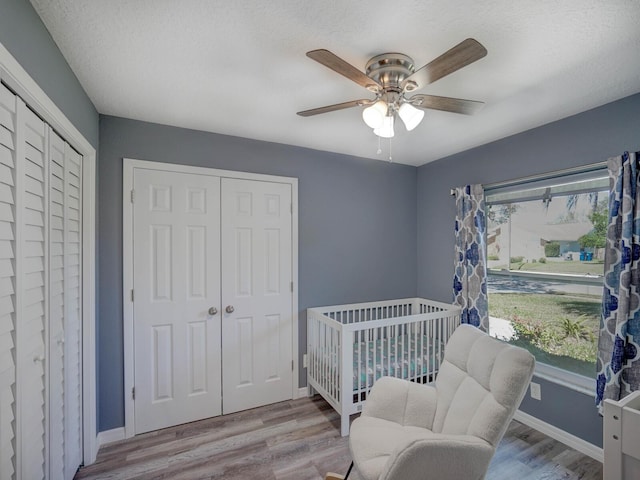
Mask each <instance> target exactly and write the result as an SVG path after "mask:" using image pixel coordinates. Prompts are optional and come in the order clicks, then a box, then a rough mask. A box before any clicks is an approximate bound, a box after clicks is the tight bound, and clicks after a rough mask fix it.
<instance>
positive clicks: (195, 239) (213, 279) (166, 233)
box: [127, 169, 221, 433]
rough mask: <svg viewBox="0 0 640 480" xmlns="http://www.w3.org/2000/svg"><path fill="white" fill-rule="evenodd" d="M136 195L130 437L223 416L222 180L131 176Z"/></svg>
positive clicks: (172, 175)
mask: <svg viewBox="0 0 640 480" xmlns="http://www.w3.org/2000/svg"><path fill="white" fill-rule="evenodd" d="M134 192H135V203H134V206H133V234H134V242H133V248H134V261H133V267H134V293H135V295H134V303H133V308H134V319H135V320H134V346H135V359H134V364H135V430H136V433H143V432H147V431H150V430H157V429H160V428H164V427H168V426H172V425H178V424H181V423H185V422H191V421H194V420H200V419H202V418H208V417H213V416H216V415H220V413H221V400H220V397H221V387H220V383H221V380H220V375H221V371H220V343H221V339H220V311H219V305H220V178H219V177H215V176H207V175H188V174H181V173H176V172H163V171H158V170H145V169H136V170H135V172H134ZM212 307H213V308H215V309H216V311H215V312H214V311H213V310H211V313H209V311H210V308H212ZM128 393H129V392H127V394H128Z"/></svg>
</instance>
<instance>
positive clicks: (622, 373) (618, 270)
mask: <svg viewBox="0 0 640 480" xmlns="http://www.w3.org/2000/svg"><path fill="white" fill-rule="evenodd" d="M639 154H640V152H638V153H628V152H625V153H624V155H622V156H621V157H614V158H610V159H609V161H608V167H609V180H610V185H611V192H610V194H609V226H608V227H607V243H606V249H605V257H604V292H603V295H602V318H601V321H600V337H599V339H598V361H597V372H598V375H597V380H596V385H597V386H596V404H597V405H598V407H599V409H600V410H601V411H602V401H603V400H604V399H606V398H610V399H613V400H620V399H622V398H624V397H625V396H626V395H628V394H629V393H631V392H633V391H635V390H637V389H638V388H639V385H640V348H638V347H639V343H640V188H638V187H639V186H640V183H639V182H640V178H639V176H638V175H639V174H640V170H639V168H638V161H639V160H640V158H639Z"/></svg>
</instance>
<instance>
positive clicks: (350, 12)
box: [31, 0, 640, 165]
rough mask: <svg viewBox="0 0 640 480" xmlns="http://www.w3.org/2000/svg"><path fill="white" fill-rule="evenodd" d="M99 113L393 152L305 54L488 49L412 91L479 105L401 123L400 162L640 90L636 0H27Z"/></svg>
mask: <svg viewBox="0 0 640 480" xmlns="http://www.w3.org/2000/svg"><path fill="white" fill-rule="evenodd" d="M31 2H32V4H33V5H34V7H35V8H36V10H37V12H38V13H39V14H40V16H41V17H42V19H43V21H44V23H45V25H46V26H47V28H48V29H49V31H50V32H51V35H52V37H53V39H54V40H55V42H56V43H57V44H58V46H59V47H60V50H61V51H62V53H63V54H64V56H65V57H66V59H67V61H68V62H69V64H70V65H71V68H72V69H73V71H74V72H75V73H76V75H77V77H78V79H79V80H80V82H81V84H82V86H83V87H84V88H85V90H86V91H87V93H88V95H89V97H90V98H91V100H92V101H93V102H94V104H95V106H96V108H97V109H98V111H99V112H100V113H103V114H108V115H116V116H122V117H127V118H133V119H138V120H145V121H150V122H157V123H163V124H167V125H175V126H180V127H187V128H193V129H198V130H204V131H210V132H216V133H222V134H228V135H236V136H241V137H247V138H253V139H259V140H266V141H270V142H278V143H284V144H290V145H299V146H303V147H309V148H313V149H317V150H325V151H330V152H338V153H344V154H349V155H356V156H360V157H368V158H373V159H381V160H385V159H386V158H387V150H388V141H386V140H385V141H383V145H382V148H383V154H382V155H377V154H376V151H377V149H378V140H377V138H378V137H376V136H375V135H374V134H373V133H372V132H371V130H370V129H369V128H368V127H366V125H365V124H364V123H363V121H362V118H361V112H360V110H361V109H360V108H359V107H356V108H352V109H347V110H342V111H338V112H332V113H327V114H323V115H317V116H314V117H308V118H303V117H299V116H297V115H296V112H297V111H300V110H306V109H310V108H315V107H320V106H324V105H327V104H333V103H340V102H344V101H348V100H355V99H358V98H367V97H370V96H371V94H369V93H368V92H367V91H366V90H365V89H363V88H362V87H359V86H358V85H356V84H355V83H352V82H350V81H349V80H347V79H346V78H344V77H342V76H340V75H338V74H336V73H334V72H333V71H331V70H329V69H327V68H326V67H324V66H322V65H320V64H319V63H316V62H314V61H313V60H311V59H309V58H307V57H306V56H305V52H307V51H309V50H313V49H317V48H326V49H328V50H331V51H332V52H333V53H335V54H336V55H338V56H340V57H342V58H343V59H345V60H346V61H348V62H350V63H352V64H353V65H354V66H356V67H357V68H359V69H361V70H363V71H364V67H365V64H366V62H367V60H368V59H369V58H370V57H372V56H374V55H377V54H380V53H385V52H401V53H404V54H406V55H409V56H410V57H412V58H413V59H414V61H415V63H416V66H417V67H420V66H422V65H424V64H426V63H428V62H429V61H431V60H432V59H434V58H435V57H437V56H439V55H440V54H441V53H443V52H445V51H446V50H448V49H449V48H451V47H452V46H454V45H456V44H458V43H459V42H461V41H462V40H464V39H465V38H467V37H472V38H475V39H477V40H478V41H479V42H480V43H482V44H483V45H484V46H485V47H486V48H487V50H488V52H489V53H488V55H487V56H486V57H485V58H483V59H482V60H479V61H478V62H476V63H474V64H472V65H470V66H468V67H465V68H463V69H461V70H459V71H457V72H455V73H453V74H451V75H450V76H448V77H445V78H443V79H441V80H439V81H438V82H436V83H434V84H432V85H429V86H427V87H426V88H424V89H422V90H420V91H419V92H418V93H427V94H434V95H445V96H452V97H459V98H468V99H472V100H481V101H484V102H486V106H485V107H484V109H483V110H481V111H480V113H478V114H476V115H475V116H472V117H468V116H464V115H457V114H452V113H447V112H439V111H435V110H430V111H427V114H426V115H425V119H424V121H423V122H422V124H420V126H419V127H417V128H416V129H415V130H414V131H412V132H405V131H404V129H403V128H402V127H399V128H397V129H396V130H397V132H396V137H395V138H394V139H393V143H392V151H393V161H394V162H398V163H405V164H409V165H422V164H424V163H427V162H430V161H433V160H436V159H439V158H442V157H445V156H447V155H451V154H453V153H457V152H460V151H463V150H467V149H469V148H472V147H475V146H478V145H482V144H484V143H487V142H490V141H493V140H496V139H499V138H502V137H505V136H508V135H511V134H514V133H518V132H521V131H524V130H527V129H529V128H532V127H536V126H539V125H542V124H545V123H548V122H551V121H554V120H558V119H560V118H564V117H566V116H569V115H573V114H576V113H579V112H582V111H585V110H588V109H590V108H593V107H596V106H599V105H602V104H605V103H608V102H611V101H613V100H617V99H619V98H622V97H625V96H628V95H631V94H634V93H637V92H640V28H639V27H638V26H639V25H640V1H639V0H606V1H604V0H562V1H558V0H482V1H479V0H411V1H403V0H399V1H395V2H390V1H388V0H386V1H381V0H369V1H367V2H364V1H355V0H351V1H345V0H323V1H303V0H281V1H279V0H273V1H265V0H237V1H218V0H181V1H174V0H135V1H134V0H109V1H104V0H55V1H54V0H31Z"/></svg>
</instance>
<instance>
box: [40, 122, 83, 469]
mask: <svg viewBox="0 0 640 480" xmlns="http://www.w3.org/2000/svg"><path fill="white" fill-rule="evenodd" d="M49 145H50V149H49V154H50V163H49V262H48V264H49V372H50V373H49V387H50V388H49V439H50V442H49V472H50V475H49V478H52V479H53V478H61V479H65V480H67V479H72V478H73V476H74V474H75V472H76V470H77V468H78V465H80V463H81V461H82V402H81V390H80V386H81V385H82V379H81V372H82V370H81V348H80V345H81V343H80V342H81V335H80V332H81V325H80V298H81V294H82V292H81V282H80V252H81V245H80V239H81V237H80V227H81V225H80V218H81V202H80V198H81V196H80V194H81V183H80V173H81V172H80V168H81V164H82V163H81V156H80V155H79V154H78V153H77V152H76V151H75V150H73V149H72V148H71V147H70V146H69V144H67V143H66V142H65V141H64V140H62V138H60V137H59V136H58V135H56V134H55V132H50V135H49Z"/></svg>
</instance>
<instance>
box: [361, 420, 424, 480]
mask: <svg viewBox="0 0 640 480" xmlns="http://www.w3.org/2000/svg"><path fill="white" fill-rule="evenodd" d="M349 435H350V437H351V438H350V441H349V446H350V448H351V456H352V458H353V463H354V464H355V467H356V469H357V471H358V472H359V473H360V477H361V478H362V480H377V479H378V478H379V477H380V475H381V474H382V472H383V470H384V468H385V465H386V463H387V460H388V459H389V457H390V456H391V454H392V453H393V452H394V450H395V449H396V448H397V447H398V445H401V444H405V443H406V442H407V441H410V440H412V439H419V438H427V437H429V436H430V435H433V433H432V432H431V431H430V430H427V429H425V428H420V427H412V426H402V425H400V424H398V423H395V422H390V421H388V420H383V419H380V418H375V417H366V416H361V417H359V418H357V419H356V420H354V422H353V423H352V424H351V432H350V434H349Z"/></svg>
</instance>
